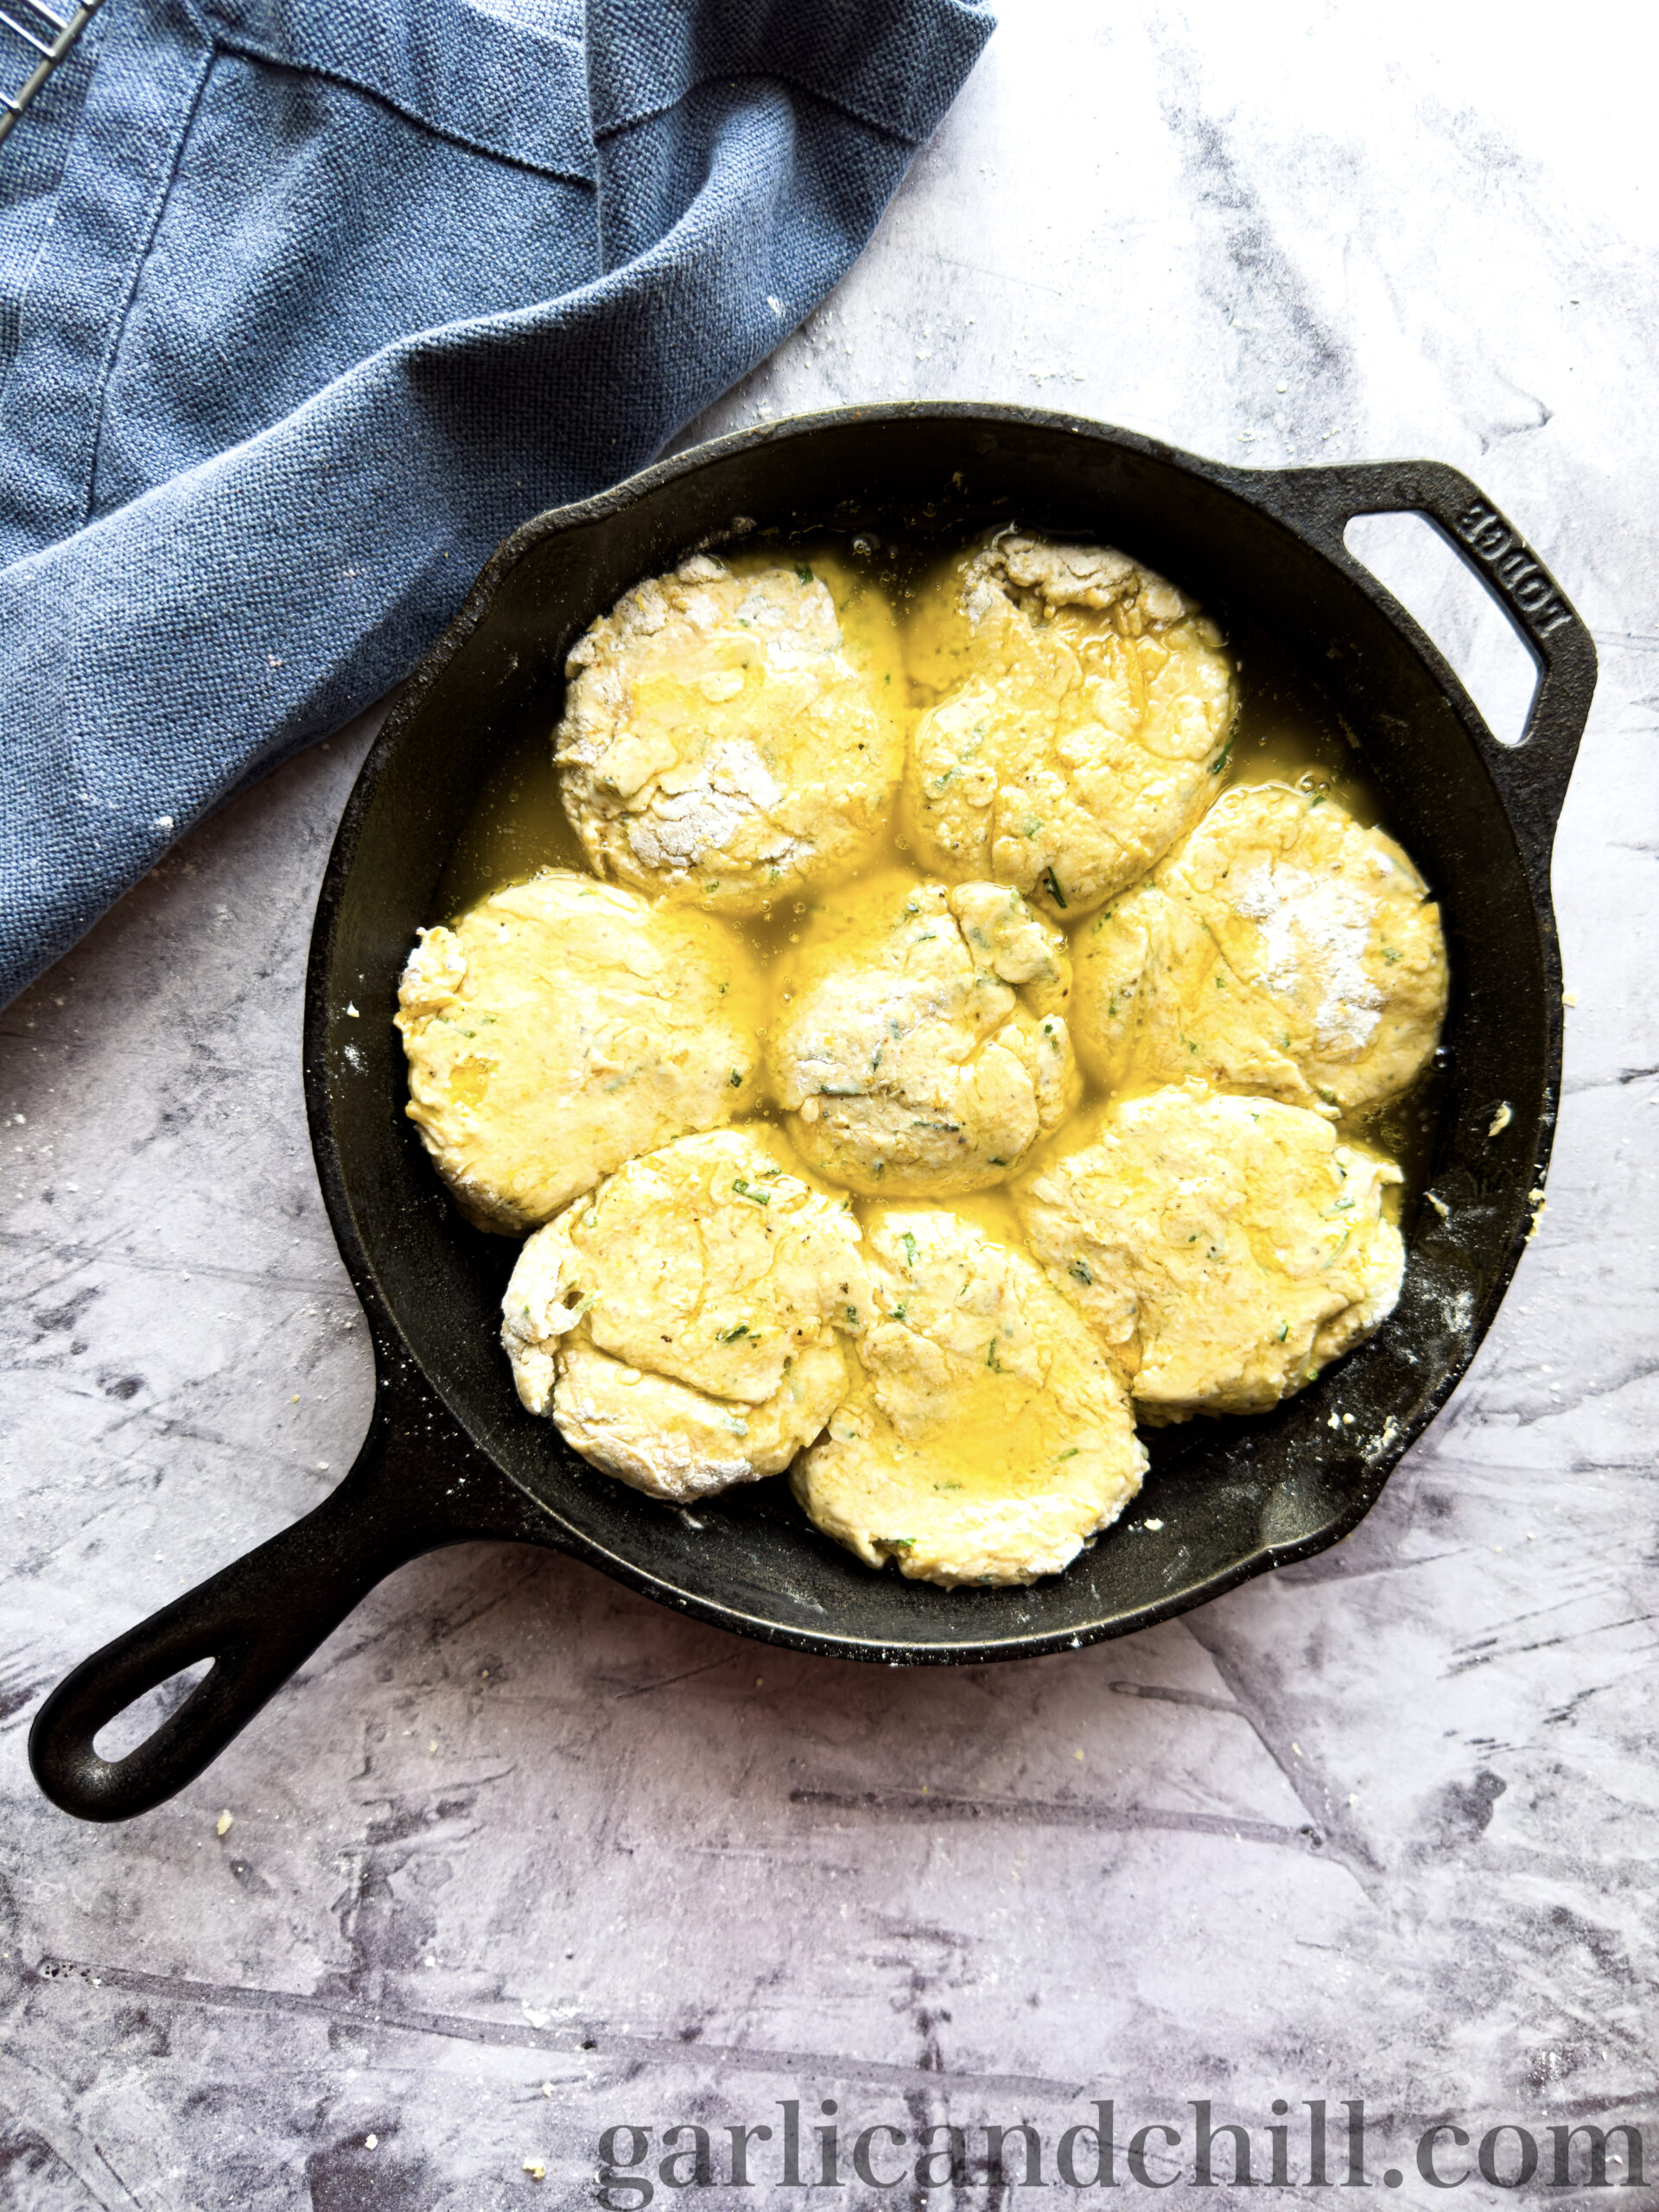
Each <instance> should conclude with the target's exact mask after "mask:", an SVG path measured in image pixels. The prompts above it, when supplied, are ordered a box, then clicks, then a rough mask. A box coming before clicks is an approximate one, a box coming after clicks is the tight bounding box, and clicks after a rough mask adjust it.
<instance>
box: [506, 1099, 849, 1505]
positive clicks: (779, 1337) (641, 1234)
mask: <svg viewBox="0 0 1659 2212" xmlns="http://www.w3.org/2000/svg"><path fill="white" fill-rule="evenodd" d="M501 1311H502V1317H503V1318H502V1330H501V1342H502V1345H503V1347H504V1349H505V1351H506V1353H507V1356H508V1357H509V1359H510V1360H511V1361H512V1376H513V1381H514V1383H515V1384H516V1385H517V1388H518V1395H519V1398H520V1400H521V1402H523V1404H524V1406H525V1407H526V1408H528V1409H529V1411H530V1412H531V1413H533V1414H548V1413H550V1414H551V1415H552V1417H553V1419H554V1421H556V1423H557V1424H558V1427H559V1428H560V1430H561V1431H562V1432H563V1435H564V1438H565V1440H566V1442H567V1443H569V1445H571V1446H573V1448H574V1449H575V1450H576V1451H577V1452H581V1453H582V1457H583V1458H584V1459H590V1460H592V1461H593V1463H594V1465H595V1466H598V1467H602V1468H604V1469H605V1471H607V1473H609V1474H613V1475H615V1476H616V1477H618V1478H619V1479H620V1480H621V1481H623V1482H625V1483H628V1484H632V1487H633V1488H634V1489H636V1490H642V1491H649V1492H650V1493H651V1494H652V1496H653V1497H666V1498H691V1497H706V1496H707V1495H708V1494H709V1492H710V1491H718V1490H724V1489H726V1488H727V1487H728V1485H729V1484H733V1483H742V1482H753V1481H756V1480H758V1479H759V1478H760V1477H761V1476H764V1475H774V1474H776V1473H778V1472H779V1470H780V1469H782V1468H784V1467H786V1466H787V1465H789V1462H790V1461H791V1459H793V1458H794V1457H795V1454H796V1453H797V1452H798V1451H799V1450H800V1449H801V1447H802V1446H803V1445H804V1444H809V1443H810V1442H811V1440H812V1439H813V1438H814V1437H815V1436H816V1435H817V1433H818V1432H819V1431H820V1430H821V1429H822V1428H823V1424H824V1422H825V1421H827V1420H828V1419H829V1414H830V1412H831V1411H832V1409H833V1408H835V1406H836V1404H837V1402H839V1401H840V1399H841V1398H842V1395H844V1393H845V1390H846V1388H847V1383H848V1362H847V1357H846V1354H845V1352H844V1351H843V1350H842V1344H843V1343H844V1341H845V1340H846V1338H849V1337H850V1336H854V1335H856V1334H857V1333H858V1332H860V1331H861V1329H863V1328H864V1327H865V1325H867V1323H868V1318H869V1312H870V1292H869V1283H868V1277H867V1274H866V1272H865V1268H864V1262H863V1259H862V1255H861V1249H860V1230H859V1225H858V1223H857V1221H856V1220H855V1218H854V1216H853V1214H852V1211H851V1210H850V1205H849V1201H847V1200H846V1199H845V1198H842V1197H840V1196H839V1195H837V1194H836V1193H833V1192H827V1191H825V1190H824V1189H823V1187H822V1186H821V1185H818V1184H817V1183H816V1182H814V1181H813V1180H812V1179H810V1177H808V1176H805V1175H804V1174H802V1173H801V1172H800V1168H799V1166H798V1163H796V1162H795V1161H793V1160H791V1155H790V1153H789V1148H788V1147H787V1145H786V1144H785V1142H784V1141H783V1139H782V1137H781V1136H780V1135H779V1134H778V1133H777V1132H776V1131H775V1130H772V1129H768V1128H741V1129H715V1130H712V1131H710V1132H709V1134H708V1135H703V1136H691V1137H682V1138H680V1139H679V1140H678V1141H677V1142H676V1143H674V1144H670V1145H664V1146H663V1147H661V1149H660V1150H658V1151H656V1152H651V1153H647V1154H645V1155H644V1156H643V1157H641V1158H639V1159H637V1160H630V1161H629V1162H628V1163H627V1165H626V1166H624V1167H622V1168H620V1169H619V1171H618V1172H617V1173H615V1174H614V1175H613V1176H611V1177H610V1178H609V1179H607V1181H605V1182H604V1183H601V1185H600V1186H599V1188H598V1190H597V1191H595V1192H594V1193H593V1194H592V1196H591V1197H589V1198H584V1199H581V1200H578V1202H577V1203H576V1204H575V1205H573V1206H570V1207H569V1208H568V1209H567V1210H566V1211H564V1212H563V1213H562V1214H561V1215H560V1216H559V1217H558V1219H557V1220H556V1221H553V1222H550V1223H549V1224H548V1225H547V1226H546V1228H545V1229H542V1230H537V1233H536V1235H535V1236H532V1237H531V1239H530V1241H529V1243H527V1244H526V1245H525V1246H524V1250H523V1252H522V1253H521V1254H520V1255H519V1259H518V1266H517V1267H516V1268H514V1269H513V1272H512V1281H510V1282H509V1284H508V1285H507V1292H506V1296H505V1299H504V1300H503V1301H502V1307H501Z"/></svg>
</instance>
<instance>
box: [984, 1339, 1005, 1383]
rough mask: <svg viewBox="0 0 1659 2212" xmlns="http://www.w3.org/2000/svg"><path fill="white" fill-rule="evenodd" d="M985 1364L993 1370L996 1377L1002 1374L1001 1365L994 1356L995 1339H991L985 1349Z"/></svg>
mask: <svg viewBox="0 0 1659 2212" xmlns="http://www.w3.org/2000/svg"><path fill="white" fill-rule="evenodd" d="M985 1364H986V1366H987V1367H989V1368H992V1369H994V1370H995V1372H996V1373H997V1374H998V1375H1001V1373H1002V1372H1003V1367H1002V1363H1001V1360H1000V1359H999V1358H998V1357H997V1356H996V1338H995V1337H993V1338H991V1341H990V1343H989V1344H988V1345H987V1346H986V1347H985Z"/></svg>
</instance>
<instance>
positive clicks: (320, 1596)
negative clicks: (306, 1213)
mask: <svg viewBox="0 0 1659 2212" xmlns="http://www.w3.org/2000/svg"><path fill="white" fill-rule="evenodd" d="M504 1489H505V1484H504V1483H503V1480H502V1478H500V1477H499V1475H498V1474H496V1472H495V1471H494V1470H493V1468H491V1467H490V1466H489V1465H488V1464H487V1463H486V1461H484V1460H483V1459H481V1458H480V1457H479V1455H477V1454H476V1453H474V1452H473V1450H472V1448H471V1446H469V1445H467V1442H466V1440H464V1438H463V1437H462V1436H461V1433H460V1431H459V1430H458V1429H457V1428H456V1427H454V1422H453V1421H451V1420H450V1418H449V1415H448V1413H447V1412H446V1411H445V1410H444V1409H443V1408H442V1405H441V1404H440V1403H439V1402H438V1401H437V1400H436V1399H435V1397H433V1396H432V1395H431V1393H430V1392H429V1390H428V1389H426V1386H425V1384H424V1383H421V1382H420V1381H419V1379H418V1378H417V1377H416V1376H413V1375H411V1374H407V1373H406V1374H405V1375H404V1376H402V1377H400V1378H399V1379H398V1380H397V1381H396V1382H395V1383H391V1385H390V1386H389V1385H388V1383H387V1381H386V1378H385V1368H384V1367H383V1369H382V1371H381V1377H380V1380H379V1383H378V1388H377V1391H376V1396H375V1408H374V1418H373V1420H372V1423H371V1425H370V1428H369V1433H368V1436H367V1439H366V1440H365V1443H364V1446H363V1449H362V1451H361V1452H359V1454H358V1457H357V1460H356V1463H355V1464H354V1465H353V1468H352V1470H351V1472H350V1473H349V1474H348V1475H347V1476H346V1478H345V1479H344V1481H343V1482H341V1483H340V1486H339V1487H338V1489H336V1490H334V1491H332V1492H331V1493H330V1495H329V1496H328V1497H326V1498H325V1499H324V1500H323V1502H322V1503H321V1505H320V1506H318V1507H317V1508H316V1510H315V1512H312V1513H308V1515H307V1516H305V1518H304V1520H302V1521H297V1522H295V1524H294V1526H293V1527H292V1528H290V1529H284V1530H283V1533H282V1534H281V1535H279V1536H274V1537H273V1538H272V1539H271V1541H270V1542H269V1543H267V1544H262V1545H261V1546H260V1547H259V1548H258V1549H257V1551H253V1552H250V1553H248V1554H247V1555H246V1557H245V1558H243V1559H239V1560H236V1561H235V1562H234V1563H233V1564H232V1566H230V1567H226V1568H225V1569H224V1570H223V1571H222V1573H218V1574H215V1575H213V1576H211V1577H210V1578H209V1579H208V1580H207V1581H206V1582H202V1583H199V1584H198V1585H197V1586H196V1587H195V1588H194V1590H190V1591H187V1592H186V1593H185V1595H184V1596H183V1597H182V1598H179V1599H175V1601H174V1603H173V1604H172V1605H167V1606H164V1607H163V1608H162V1611H160V1612H159V1613H156V1614H154V1615H152V1616H151V1618H149V1620H147V1621H141V1622H140V1623H139V1624H138V1625H137V1627H136V1628H130V1629H129V1630H127V1631H126V1633H125V1634H124V1635H123V1636H118V1637H116V1639H115V1641H114V1642H113V1643H106V1644H105V1646H104V1648H103V1649H102V1650H101V1651H95V1652H94V1653H93V1654H92V1657H91V1658H90V1659H87V1660H85V1661H83V1662H82V1663H81V1664H80V1665H79V1667H77V1668H76V1669H75V1670H74V1672H73V1674H72V1675H67V1676H66V1678H65V1679H64V1680H63V1681H61V1682H60V1683H59V1685H58V1687H57V1688H56V1689H54V1691H53V1693H52V1694H51V1695H50V1697H48V1699H47V1700H46V1702H45V1704H44V1705H43V1706H42V1707H41V1709H40V1711H39V1713H37V1714H36V1715H35V1725H34V1726H33V1728H32V1729H31V1730H30V1732H29V1764H30V1765H31V1767H32V1768H33V1769H34V1772H35V1780H36V1782H38V1783H39V1784H40V1786H41V1789H42V1790H44V1791H45V1793H46V1795H47V1796H48V1797H49V1798H50V1799H51V1800H52V1802H53V1803H54V1805H57V1806H60V1807H61V1808H62V1809H63V1811H65V1812H66V1813H73V1814H75V1815H77V1816H78V1817H79V1819H81V1820H84V1821H125V1820H130V1819H131V1818H132V1816H133V1815H134V1814H136V1813H147V1812H149V1810H150V1808H152V1807H153V1806H156V1805H159V1804H160V1803H162V1801H163V1799H165V1798H168V1797H170V1796H173V1795H174V1793H175V1791H176V1790H180V1789H183V1788H184V1787H185V1785H186V1783H190V1782H194V1780H195V1778H196V1777H197V1776H198V1775H199V1774H200V1772H201V1771H202V1770H203V1769H204V1768H205V1767H207V1766H209V1765H211V1764H212V1763H213V1760H214V1759H216V1758H218V1757H219V1753H220V1752H221V1751H223V1750H224V1749H225V1747H226V1745H227V1744H229V1743H230V1742H231V1740H232V1738H233V1737H235V1736H237V1735H238V1734H239V1733H240V1732H241V1731H242V1730H243V1729H244V1728H245V1727H246V1726H247V1724H248V1723H249V1721H250V1720H251V1719H253V1717H254V1715H255V1714H256V1713H257V1712H258V1711H259V1709H260V1707H262V1706H263V1705H264V1703H265V1702H266V1700H268V1699H269V1698H270V1697H271V1696H272V1695H274V1694H275V1693H276V1692H277V1690H279V1689H280V1688H282V1686H283V1683H284V1682H285V1681H287V1680H288V1679H289V1675H292V1674H293V1672H294V1671H295V1669H296V1668H297V1667H299V1666H301V1665H302V1664H303V1662H305V1660H307V1659H308V1657H309V1656H310V1655H311V1653H312V1652H313V1651H315V1649H316V1648H317V1646H318V1645H319V1644H320V1643H321V1642H322V1641H323V1639H324V1637H327V1636H328V1635H329V1634H330V1633H331V1632H332V1630H334V1629H336V1628H337V1627H338V1626H339V1625H340V1622H341V1621H343V1620H344V1619H345V1618H346V1615H347V1614H348V1613H349V1612H350V1611H352V1609H353V1606H354V1605H357V1604H358V1602H359V1599H363V1598H365V1596H366V1595H367V1594H368V1592H370V1591H371V1590H372V1588H373V1587H374V1586H375V1584H376V1583H377V1582H378V1581H380V1580H382V1579H383V1578H384V1577H385V1576H386V1575H388V1574H390V1573H391V1571H392V1569H393V1568H394V1567H401V1566H403V1565H404V1562H405V1561H406V1560H411V1559H416V1558H418V1557H419V1556H420V1554H422V1553H423V1552H428V1551H434V1550H436V1549H437V1548H439V1547H440V1546H441V1545H443V1544H447V1543H454V1542H457V1541H461V1540H462V1539H464V1538H467V1537H469V1536H485V1535H498V1534H499V1535H518V1534H522V1533H524V1532H523V1531H522V1530H521V1529H517V1528H514V1527H512V1526H510V1525H507V1523H508V1522H510V1520H511V1514H510V1512H504V1511H503V1510H502V1509H501V1507H500V1505H499V1503H498V1501H499V1494H500V1493H501V1491H503V1490H504ZM493 1504H495V1506H496V1510H491V1509H492V1505H493ZM498 1520H501V1521H502V1522H503V1525H502V1526H501V1527H499V1528H497V1527H496V1526H495V1525H494V1524H495V1522H497V1521H498ZM204 1659H211V1660H212V1661H213V1665H212V1667H211V1668H210V1669H209V1670H208V1672H207V1674H206V1675H203V1677H202V1678H201V1680H200V1681H199V1682H198V1683H197V1684H196V1685H195V1687H194V1688H193V1689H192V1690H191V1691H190V1693H189V1694H188V1696H187V1697H186V1699H185V1700H184V1701H183V1703H182V1704H181V1706H180V1707H179V1708H178V1710H177V1711H176V1712H175V1713H172V1714H171V1715H169V1717H168V1719H166V1720H164V1721H163V1722H162V1725H161V1726H160V1727H159V1728H157V1729H156V1731H155V1732H154V1733H153V1734H152V1735H150V1736H149V1737H148V1738H145V1740H144V1741H143V1743H142V1744H140V1745H138V1746H137V1749H136V1750H134V1751H129V1752H128V1753H127V1754H126V1755H125V1757H124V1758H118V1759H105V1758H99V1754H98V1752H97V1751H95V1750H94V1749H93V1748H92V1740H93V1738H94V1737H96V1736H97V1735H98V1733H99V1731H100V1730H101V1729H103V1728H105V1727H106V1726H108V1725H109V1723H110V1722H111V1720H113V1719H114V1718H115V1717H116V1715H117V1714H118V1713H124V1711H125V1710H126V1708H127V1707H128V1706H130V1704H131V1703H132V1702H133V1700H134V1699H135V1698H139V1697H142V1696H143V1694H144V1693H145V1692H146V1691H147V1690H152V1689H154V1688H156V1686H157V1685H158V1684H159V1683H162V1682H164V1681H167V1680H168V1678H169V1676H171V1675H175V1674H177V1673H179V1672H180V1670H181V1669H184V1668H187V1667H193V1666H195V1665H197V1664H198V1663H199V1662H200V1661H201V1660H204Z"/></svg>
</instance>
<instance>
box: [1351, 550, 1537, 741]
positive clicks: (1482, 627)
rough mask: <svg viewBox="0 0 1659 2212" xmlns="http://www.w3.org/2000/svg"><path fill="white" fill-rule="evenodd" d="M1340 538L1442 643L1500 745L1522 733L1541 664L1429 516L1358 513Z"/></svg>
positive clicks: (1441, 648)
mask: <svg viewBox="0 0 1659 2212" xmlns="http://www.w3.org/2000/svg"><path fill="white" fill-rule="evenodd" d="M1343 542H1344V544H1345V545H1346V546H1347V548H1348V550H1349V551H1350V553H1351V554H1352V555H1353V556H1354V558H1355V560H1357V562H1359V563H1361V565H1362V566H1363V567H1364V568H1367V569H1370V572H1371V574H1372V575H1374V576H1375V577H1376V579H1377V581H1378V582H1380V583H1383V584H1386V585H1387V586H1388V588H1389V590H1390V591H1391V592H1392V593H1393V594H1394V596H1395V598H1396V599H1397V600H1398V601H1399V602H1400V604H1401V606H1402V607H1404V608H1405V610H1406V612H1407V613H1408V614H1409V615H1411V616H1412V617H1413V619H1414V620H1415V621H1416V622H1417V623H1418V624H1419V626H1421V629H1422V630H1423V631H1424V632H1425V633H1426V634H1427V636H1429V637H1431V638H1432V639H1433V640H1434V642H1435V644H1436V645H1438V646H1439V647H1440V652H1441V653H1442V655H1443V656H1444V658H1446V662H1447V663H1448V664H1449V665H1450V666H1451V667H1452V670H1453V671H1455V673H1456V675H1457V677H1458V678H1459V681H1460V682H1461V683H1462V685H1463V688H1464V690H1465V691H1466V692H1467V693H1468V694H1469V696H1470V697H1471V699H1472V700H1473V701H1474V702H1475V704H1476V706H1477V707H1478V709H1480V712H1481V715H1482V718H1483V720H1484V721H1485V724H1486V727H1487V728H1488V729H1490V730H1491V733H1492V735H1493V736H1494V737H1495V738H1496V739H1497V741H1498V743H1499V744H1500V745H1509V746H1515V745H1519V744H1521V743H1522V741H1524V739H1525V737H1526V734H1527V723H1528V721H1529V717H1530V715H1531V714H1532V704H1533V701H1534V700H1535V698H1536V697H1537V696H1538V686H1539V683H1540V682H1541V677H1542V671H1541V668H1540V665H1539V663H1538V661H1537V659H1536V658H1535V656H1534V654H1533V652H1532V651H1531V648H1530V647H1529V645H1527V644H1526V643H1524V642H1523V640H1522V636H1521V633H1520V632H1518V631H1517V630H1516V627H1515V626H1514V624H1513V623H1512V622H1511V621H1510V620H1509V618H1508V615H1507V613H1505V611H1504V610H1503V607H1502V605H1501V603H1500V601H1498V600H1497V597H1496V596H1495V594H1492V593H1491V592H1489V591H1488V590H1487V589H1486V588H1485V587H1484V584H1483V583H1481V582H1478V580H1477V578H1476V576H1475V574H1474V572H1473V570H1472V569H1471V568H1470V566H1469V564H1468V563H1467V562H1466V561H1465V560H1462V559H1460V558H1459V556H1458V554H1456V553H1455V552H1454V551H1453V550H1452V547H1451V545H1450V544H1449V543H1447V541H1446V537H1444V536H1443V535H1442V533H1441V532H1440V531H1439V530H1437V529H1436V528H1435V526H1434V524H1433V523H1432V522H1430V521H1429V520H1428V518H1427V516H1426V515H1421V514H1417V513H1415V512H1412V513H1407V514H1389V515H1356V516H1355V517H1354V518H1353V520H1352V521H1351V523H1350V524H1349V525H1348V527H1347V529H1346V530H1345V531H1344V533H1343Z"/></svg>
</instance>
